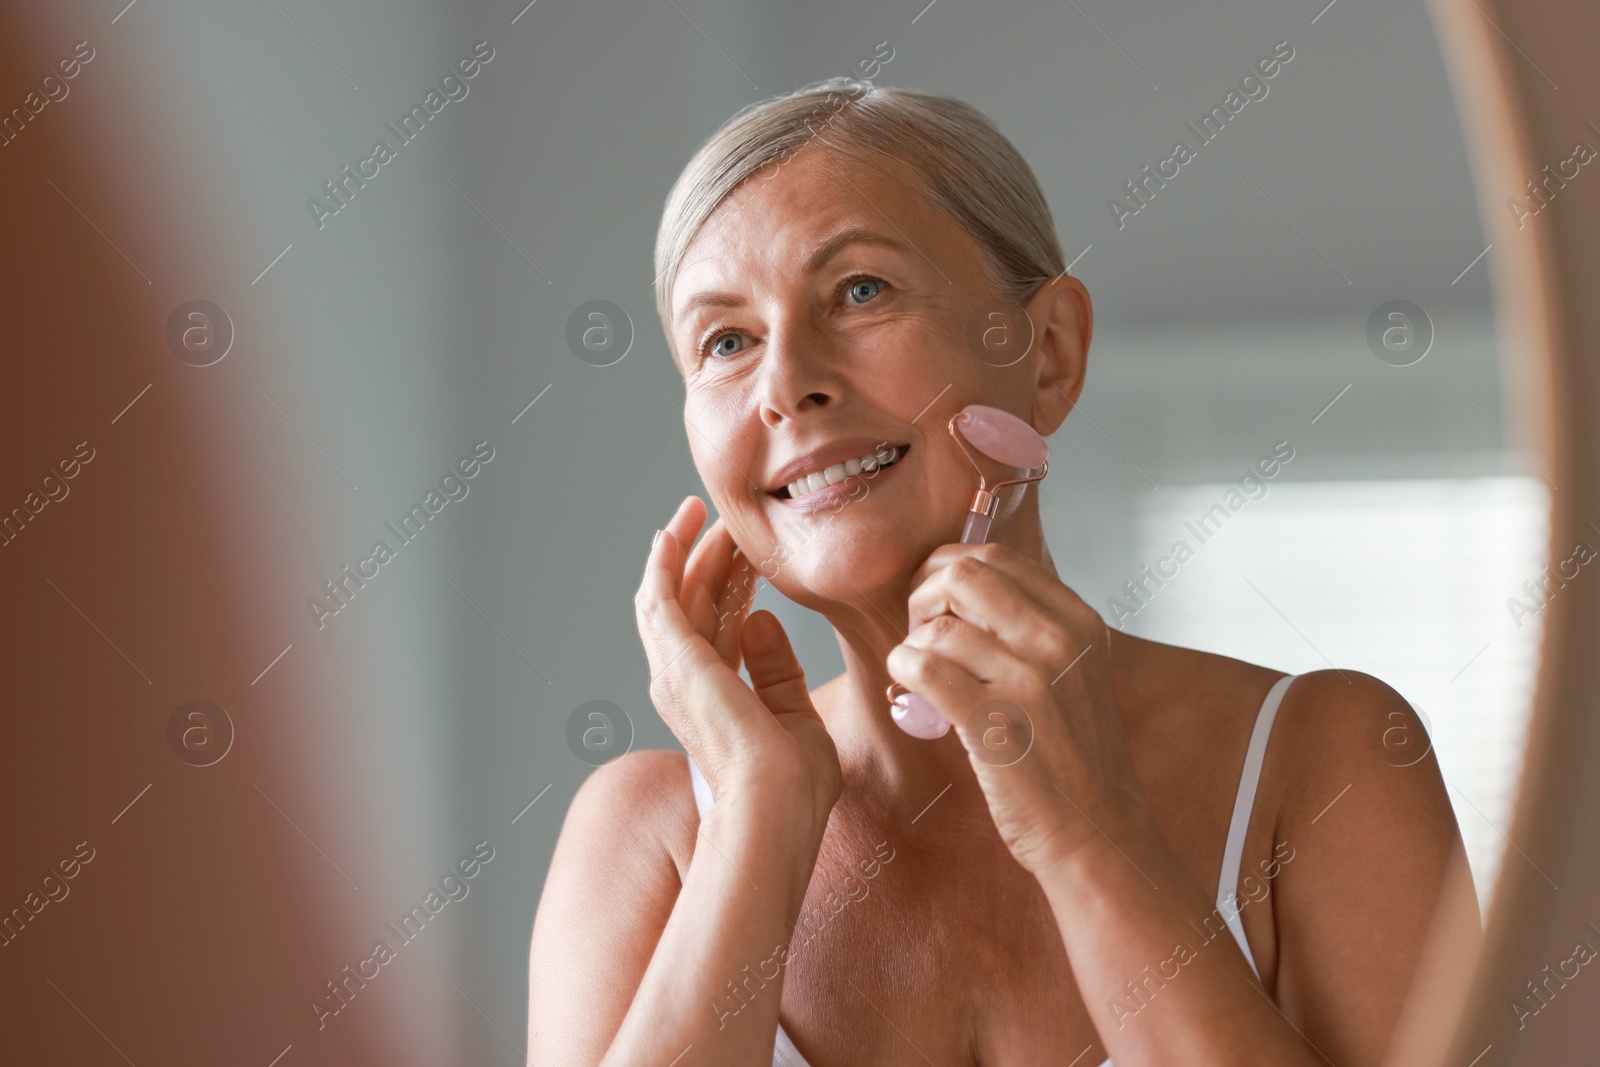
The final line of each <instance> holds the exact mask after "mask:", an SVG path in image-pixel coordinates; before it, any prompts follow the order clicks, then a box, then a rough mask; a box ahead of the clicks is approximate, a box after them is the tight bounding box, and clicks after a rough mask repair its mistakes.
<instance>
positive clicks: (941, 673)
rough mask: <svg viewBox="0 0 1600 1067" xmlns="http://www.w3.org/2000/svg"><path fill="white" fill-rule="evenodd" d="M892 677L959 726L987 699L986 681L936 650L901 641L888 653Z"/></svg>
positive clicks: (963, 724)
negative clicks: (984, 682)
mask: <svg viewBox="0 0 1600 1067" xmlns="http://www.w3.org/2000/svg"><path fill="white" fill-rule="evenodd" d="M886 665H887V666H888V668H889V677H891V678H893V679H894V680H895V681H897V682H899V683H900V684H901V685H903V686H905V687H906V688H907V689H909V690H911V691H912V692H913V693H915V694H917V696H919V697H921V698H922V699H923V700H926V701H927V702H928V703H929V704H932V705H933V706H934V708H935V709H936V710H937V711H938V712H939V714H940V715H943V716H944V717H945V718H947V719H949V720H950V722H951V723H953V724H954V725H956V726H958V727H965V726H966V722H967V719H968V718H970V717H971V715H972V712H973V711H974V709H976V708H977V707H978V705H980V704H982V703H983V702H984V701H985V700H986V699H988V698H987V696H986V690H985V688H984V684H983V682H982V681H981V680H979V679H978V678H976V677H974V676H973V675H972V674H971V673H970V672H969V671H968V670H967V669H966V668H965V667H963V666H962V665H961V664H960V663H958V662H956V661H955V660H953V659H951V658H949V657H948V656H946V655H945V654H944V653H942V652H940V651H938V650H937V649H929V648H918V647H916V646H915V645H910V644H906V643H905V642H901V643H900V644H898V645H896V646H894V648H893V649H891V650H890V652H889V659H888V662H887V664H886Z"/></svg>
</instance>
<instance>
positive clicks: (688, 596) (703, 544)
mask: <svg viewBox="0 0 1600 1067" xmlns="http://www.w3.org/2000/svg"><path fill="white" fill-rule="evenodd" d="M733 551H734V544H733V535H732V534H731V533H729V532H728V528H727V527H726V526H725V525H723V522H722V520H721V519H718V520H717V521H716V522H713V523H712V524H711V525H710V526H709V527H707V528H706V530H705V532H704V533H703V534H702V535H701V536H700V541H699V543H698V544H696V545H695V546H694V550H693V551H692V552H690V553H689V563H688V566H687V567H686V568H685V569H684V572H683V589H682V592H681V594H680V596H679V599H680V600H682V601H683V610H684V612H685V613H686V614H687V615H688V616H689V621H690V622H691V623H693V624H694V628H695V629H696V630H699V631H700V632H701V633H702V634H705V635H706V636H707V637H710V636H711V631H712V628H713V627H714V626H715V619H716V613H715V608H716V604H717V601H718V600H719V599H720V598H721V595H722V587H723V585H724V583H726V582H727V580H728V568H729V566H730V564H731V562H732V556H733Z"/></svg>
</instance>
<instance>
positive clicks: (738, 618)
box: [711, 552, 756, 670]
mask: <svg viewBox="0 0 1600 1067" xmlns="http://www.w3.org/2000/svg"><path fill="white" fill-rule="evenodd" d="M755 595H756V569H755V566H754V565H753V564H752V563H751V562H750V560H749V558H748V557H747V556H745V554H744V553H743V552H735V553H732V554H731V557H730V562H729V566H728V574H727V578H726V580H725V581H724V582H723V586H722V595H721V596H720V597H719V598H718V599H717V603H716V607H715V609H714V614H715V616H716V621H715V622H714V623H713V624H712V631H711V647H712V648H715V649H716V650H717V655H719V656H721V657H722V662H724V663H726V664H727V665H728V666H729V667H730V668H732V669H733V670H738V669H739V659H740V648H741V635H742V633H743V631H744V619H745V616H746V615H747V614H748V613H749V611H750V605H751V604H752V603H754V601H755Z"/></svg>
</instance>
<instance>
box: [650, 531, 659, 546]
mask: <svg viewBox="0 0 1600 1067" xmlns="http://www.w3.org/2000/svg"><path fill="white" fill-rule="evenodd" d="M660 543H661V531H660V530H657V531H656V532H655V536H653V537H651V538H650V548H651V550H652V551H654V549H655V547H656V546H657V545H659V544H660Z"/></svg>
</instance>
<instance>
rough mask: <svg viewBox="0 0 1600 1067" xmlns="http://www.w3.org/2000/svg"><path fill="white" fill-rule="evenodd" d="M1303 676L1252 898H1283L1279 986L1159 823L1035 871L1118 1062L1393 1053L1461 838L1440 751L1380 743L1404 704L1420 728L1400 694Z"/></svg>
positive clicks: (1401, 717) (1304, 1059) (1332, 677)
mask: <svg viewBox="0 0 1600 1067" xmlns="http://www.w3.org/2000/svg"><path fill="white" fill-rule="evenodd" d="M1346 679H1348V681H1347V680H1346ZM1302 687H1303V688H1302ZM1295 688H1296V689H1300V690H1301V691H1300V692H1297V693H1296V692H1294V691H1293V690H1291V693H1292V694H1293V698H1294V700H1295V701H1296V703H1297V704H1298V705H1299V708H1300V714H1298V715H1296V716H1294V717H1293V718H1295V719H1297V720H1298V721H1297V722H1286V723H1283V724H1282V725H1283V726H1284V727H1285V731H1284V736H1283V738H1282V740H1283V741H1284V742H1285V744H1284V745H1274V750H1273V751H1272V756H1273V757H1275V758H1280V759H1286V760H1287V761H1288V762H1289V764H1290V766H1289V768H1288V770H1289V774H1290V777H1291V781H1293V782H1294V785H1293V786H1292V788H1291V789H1290V791H1289V794H1288V797H1287V799H1286V801H1285V806H1284V808H1283V811H1282V812H1281V814H1280V817H1279V819H1278V820H1277V821H1276V824H1275V826H1274V830H1275V834H1274V837H1273V839H1272V840H1273V845H1272V848H1273V849H1274V852H1273V855H1274V859H1275V861H1274V862H1272V863H1271V866H1270V867H1269V871H1268V873H1271V874H1273V875H1274V877H1273V878H1272V879H1270V881H1266V882H1265V883H1264V884H1265V886H1266V887H1267V888H1266V890H1265V891H1264V892H1263V893H1261V894H1260V897H1259V900H1258V899H1257V898H1255V897H1250V898H1241V899H1250V900H1251V903H1248V904H1246V905H1245V907H1261V908H1269V909H1271V911H1272V915H1273V922H1274V927H1275V930H1276V941H1277V954H1276V955H1277V960H1276V962H1277V967H1276V974H1275V981H1274V982H1273V983H1272V988H1269V989H1267V990H1263V989H1262V987H1261V986H1260V984H1259V983H1258V982H1257V981H1256V979H1255V976H1254V975H1253V974H1252V973H1251V972H1250V970H1249V966H1248V964H1247V963H1246V961H1245V959H1244V956H1243V955H1242V954H1241V953H1240V951H1239V949H1238V947H1237V945H1236V943H1235V941H1234V939H1233V938H1232V937H1231V936H1229V935H1228V933H1227V931H1226V930H1223V929H1221V928H1220V922H1219V917H1218V916H1217V913H1216V910H1215V909H1216V905H1215V902H1214V901H1212V900H1211V898H1210V895H1209V894H1208V893H1207V892H1206V891H1205V890H1203V889H1202V888H1201V887H1200V886H1199V885H1198V884H1197V883H1196V882H1194V880H1193V879H1192V878H1191V877H1190V876H1189V875H1188V874H1187V873H1186V872H1185V871H1184V869H1183V868H1182V866H1181V864H1180V863H1179V862H1178V860H1177V858H1176V856H1175V854H1174V853H1173V851H1172V849H1171V848H1170V847H1168V846H1167V844H1166V842H1165V841H1164V840H1162V839H1161V838H1160V835H1159V832H1157V831H1156V830H1155V828H1154V826H1153V825H1151V824H1148V823H1146V822H1142V821H1136V822H1135V823H1133V824H1124V825H1121V826H1111V825H1107V826H1105V831H1106V835H1107V836H1106V837H1104V838H1100V839H1099V840H1098V841H1097V842H1095V843H1092V844H1091V845H1090V846H1089V847H1087V848H1084V849H1081V850H1079V851H1078V852H1077V853H1075V854H1074V855H1072V856H1071V857H1070V858H1068V859H1066V860H1065V861H1064V862H1062V863H1060V864H1057V865H1055V866H1053V867H1052V868H1050V869H1049V870H1047V871H1045V872H1043V873H1042V874H1041V876H1040V881H1041V884H1042V885H1043V886H1044V888H1045V892H1046V895H1047V896H1048V898H1049V899H1050V901H1051V905H1052V908H1053V909H1054V911H1055V914H1056V916H1057V922H1058V925H1059V928H1060V930H1061V935H1062V939H1063V941H1064V942H1065V944H1066V948H1067V953H1068V956H1069V958H1070V959H1071V960H1072V968H1073V972H1074V974H1075V976H1076V977H1077V980H1078V983H1079V986H1080V988H1081V989H1082V990H1083V994H1084V997H1085V1001H1086V1003H1087V1004H1088V1006H1089V1009H1090V1012H1091V1014H1092V1015H1093V1017H1094V1018H1095V1021H1096V1025H1097V1026H1098V1027H1099V1029H1100V1032H1101V1035H1102V1038H1103V1040H1104V1043H1105V1045H1106V1048H1107V1050H1108V1051H1109V1053H1110V1055H1111V1056H1112V1058H1113V1059H1115V1060H1116V1062H1117V1063H1118V1064H1119V1067H1120V1065H1124V1064H1126V1065H1130V1067H1131V1065H1136V1064H1146V1063H1150V1064H1154V1063H1172V1062H1184V1063H1192V1064H1231V1063H1238V1062H1251V1063H1268V1062H1270V1063H1274V1064H1307V1065H1309V1064H1318V1063H1323V1062H1328V1063H1334V1064H1338V1065H1339V1067H1363V1065H1373V1064H1377V1063H1379V1062H1380V1061H1381V1060H1382V1057H1383V1055H1384V1051H1385V1048H1386V1046H1387V1044H1388V1041H1389V1039H1390V1036H1391V1034H1392V1033H1393V1030H1394V1027H1395V1023H1396V1020H1397V1018H1398V1015H1399V1011H1400V1008H1401V1006H1402V1004H1403V1003H1404V1002H1405V998H1406V993H1407V990H1408V988H1409V985H1410V981H1411V977H1412V974H1413V971H1414V970H1415V967H1416V964H1417V961H1418V959H1419V958H1420V955H1421V952H1422V948H1423V938H1424V937H1425V935H1426V934H1427V932H1428V930H1429V927H1430V919H1431V918H1432V917H1433V912H1434V907H1435V904H1436V902H1437V900H1438V898H1439V893H1440V890H1441V888H1442V885H1443V880H1444V878H1445V875H1446V870H1447V868H1448V866H1449V860H1450V858H1451V855H1452V853H1455V852H1458V851H1459V850H1460V848H1461V845H1460V838H1459V835H1458V832H1457V829H1456V825H1455V820H1454V816H1453V815H1452V814H1451V810H1450V804H1449V798H1448V796H1447V795H1446V793H1445V788H1444V785H1443V782H1442V780H1441V778H1440V776H1439V773H1438V768H1437V764H1436V763H1435V762H1434V760H1433V757H1432V756H1431V755H1429V756H1427V757H1425V758H1422V759H1421V760H1419V761H1418V762H1417V763H1415V764H1414V765H1411V766H1407V767H1399V766H1396V765H1395V764H1396V763H1398V762H1400V761H1399V760H1394V759H1391V760H1386V759H1384V758H1383V756H1384V753H1383V750H1382V749H1381V748H1375V747H1374V744H1373V741H1374V739H1375V738H1377V737H1378V736H1380V735H1381V731H1382V723H1384V722H1387V721H1389V720H1388V718H1387V717H1388V716H1389V715H1390V714H1391V713H1393V714H1394V716H1395V719H1394V720H1393V721H1394V722H1396V723H1403V724H1404V725H1405V728H1409V729H1410V730H1411V731H1413V734H1412V736H1413V740H1414V741H1415V740H1417V739H1420V737H1421V733H1420V730H1421V727H1420V724H1418V723H1417V721H1416V718H1415V716H1414V715H1413V714H1412V713H1411V711H1410V709H1409V707H1408V706H1407V705H1406V704H1405V702H1404V700H1402V699H1401V698H1400V697H1399V696H1398V694H1396V693H1395V692H1394V691H1393V690H1392V689H1390V688H1389V687H1388V686H1385V685H1384V684H1383V683H1381V682H1379V681H1377V680H1376V679H1373V678H1370V677H1367V676H1365V675H1360V674H1354V673H1350V672H1344V675H1343V676H1341V674H1340V673H1339V672H1333V671H1326V672H1318V673H1317V674H1315V675H1308V676H1306V677H1305V678H1302V679H1301V680H1299V681H1297V682H1296V683H1295ZM1375 722H1376V723H1379V728H1378V729H1377V730H1374V729H1373V724H1374V723H1375ZM1423 747H1424V746H1423V745H1422V744H1414V745H1413V751H1419V752H1420V751H1421V750H1422V749H1423ZM1262 814H1266V813H1262ZM1461 867H1462V868H1463V869H1464V864H1463V865H1461ZM1246 873H1247V874H1248V873H1251V872H1249V871H1248V869H1247V871H1246ZM1255 880H1256V882H1257V883H1258V884H1261V883H1262V878H1261V873H1259V872H1258V873H1256V876H1255ZM1152 883H1154V884H1152ZM1460 933H1462V934H1463V935H1465V936H1469V937H1470V936H1474V934H1475V930H1467V931H1461V932H1460Z"/></svg>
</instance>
